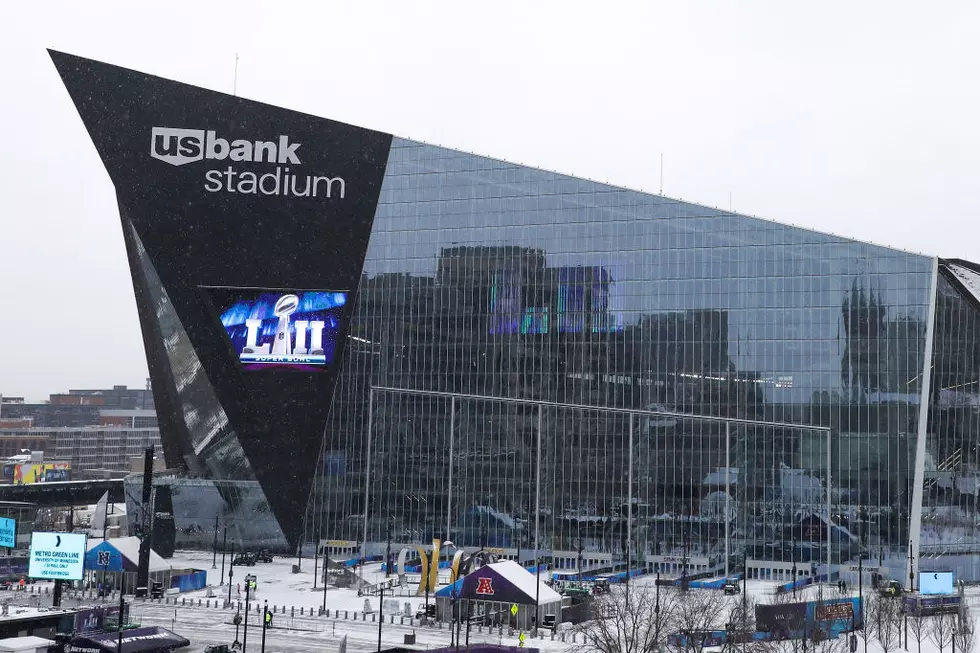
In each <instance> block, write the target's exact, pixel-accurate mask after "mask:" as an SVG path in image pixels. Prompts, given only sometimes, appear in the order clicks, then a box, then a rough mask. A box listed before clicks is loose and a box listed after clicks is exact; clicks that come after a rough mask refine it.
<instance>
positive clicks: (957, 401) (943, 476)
mask: <svg viewBox="0 0 980 653" xmlns="http://www.w3.org/2000/svg"><path fill="white" fill-rule="evenodd" d="M975 268H976V266H975V265H972V264H967V263H965V262H959V263H958V262H945V263H944V264H943V265H941V266H940V272H941V276H940V278H939V285H938V292H937V301H936V343H935V347H934V357H933V368H932V383H931V387H930V392H929V428H928V430H927V431H926V443H925V445H926V446H925V456H924V460H923V465H924V474H923V495H922V528H921V542H922V544H921V548H920V556H921V565H922V567H921V568H922V569H940V570H947V569H952V570H954V571H955V572H957V573H956V577H957V578H967V579H977V578H980V570H978V565H980V563H978V554H980V510H978V506H977V497H978V494H980V442H978V433H980V412H978V411H980V348H978V338H980V312H978V308H980V301H978V299H977V294H976V293H977V289H978V288H980V284H978V283H977V281H978V280H980V273H978V272H977V271H976V269H975Z"/></svg>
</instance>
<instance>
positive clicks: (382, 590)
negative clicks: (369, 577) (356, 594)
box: [378, 582, 385, 653]
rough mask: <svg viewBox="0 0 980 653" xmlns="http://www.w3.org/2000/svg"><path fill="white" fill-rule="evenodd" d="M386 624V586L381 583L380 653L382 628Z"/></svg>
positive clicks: (379, 611) (379, 616) (379, 601)
mask: <svg viewBox="0 0 980 653" xmlns="http://www.w3.org/2000/svg"><path fill="white" fill-rule="evenodd" d="M384 624H385V584H384V582H382V583H381V596H380V598H379V599H378V653H381V627H382V626H384Z"/></svg>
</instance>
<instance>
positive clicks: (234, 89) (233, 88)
mask: <svg viewBox="0 0 980 653" xmlns="http://www.w3.org/2000/svg"><path fill="white" fill-rule="evenodd" d="M231 94H232V95H234V96H236V97H237V96H238V53H237V52H236V53H235V81H234V82H232V86H231Z"/></svg>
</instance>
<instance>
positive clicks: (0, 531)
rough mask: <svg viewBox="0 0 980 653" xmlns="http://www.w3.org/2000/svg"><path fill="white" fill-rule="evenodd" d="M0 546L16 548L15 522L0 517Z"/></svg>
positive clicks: (14, 520)
mask: <svg viewBox="0 0 980 653" xmlns="http://www.w3.org/2000/svg"><path fill="white" fill-rule="evenodd" d="M0 546H5V547H7V548H8V549H13V548H14V547H16V546H17V520H16V519H8V518H7V517H0Z"/></svg>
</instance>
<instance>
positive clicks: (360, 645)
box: [0, 551, 980, 653]
mask: <svg viewBox="0 0 980 653" xmlns="http://www.w3.org/2000/svg"><path fill="white" fill-rule="evenodd" d="M212 560H213V557H212V554H210V553H206V552H197V551H179V552H178V553H177V554H176V555H175V556H174V558H173V559H172V560H170V561H169V562H170V563H171V565H172V566H173V567H174V568H175V569H180V568H195V569H201V570H204V571H206V572H207V575H208V582H209V583H210V584H211V585H212V588H211V589H212V591H213V594H214V597H215V598H217V599H219V600H221V599H227V598H228V585H227V574H228V569H229V566H228V564H229V562H230V558H227V557H226V559H225V581H226V583H225V585H224V586H222V585H220V583H221V580H222V579H221V578H220V576H221V558H220V556H219V557H218V559H217V565H216V568H215V569H212V568H211V567H212ZM296 563H297V560H296V558H294V557H290V558H281V557H277V558H275V560H274V562H272V563H268V564H263V563H257V564H256V565H255V566H254V567H240V566H236V567H234V576H233V579H232V583H233V584H232V594H231V596H232V600H235V601H237V600H238V591H237V590H238V584H239V583H242V585H244V579H245V575H246V574H255V576H256V578H257V583H258V591H257V593H256V595H255V596H254V597H253V599H254V600H256V601H257V602H258V603H259V604H261V603H262V602H263V601H266V600H267V601H268V602H269V604H270V605H274V606H277V607H278V606H285V607H286V609H287V611H288V610H289V608H295V609H296V615H297V617H298V615H299V609H300V608H301V607H302V608H303V609H304V612H305V613H309V612H310V611H312V612H313V614H316V613H317V611H318V609H319V608H320V607H321V606H322V605H323V596H324V594H323V586H322V584H320V583H319V582H317V587H316V589H315V590H314V588H313V581H314V561H313V560H312V559H307V558H304V559H303V560H302V561H301V563H300V564H301V571H300V572H299V573H296V574H294V573H292V566H293V565H294V564H296ZM316 567H317V571H321V566H320V564H319V562H318V563H317V565H316ZM358 573H359V574H360V575H361V576H362V578H364V579H365V580H366V581H368V582H369V583H374V582H379V581H381V580H383V579H384V577H385V576H384V572H382V571H381V565H380V563H373V564H368V565H365V566H364V567H363V569H358ZM440 577H441V578H442V579H444V580H448V579H447V578H446V573H445V572H443V573H441V574H440ZM546 577H547V572H545V573H543V574H542V575H541V578H542V580H544V579H545V578H546ZM653 580H654V578H653V577H652V576H641V577H639V578H637V579H636V580H635V581H633V582H635V583H637V584H650V583H652V582H653ZM45 584H46V583H38V585H39V586H43V585H45ZM777 584H778V583H776V582H773V581H761V580H750V581H748V582H747V583H745V584H744V587H745V590H746V592H747V594H748V595H749V596H751V597H752V598H753V599H754V600H756V601H757V602H758V603H771V602H772V599H773V595H774V593H775V589H776V586H777ZM416 587H417V586H416V585H412V586H410V587H408V588H399V590H398V591H397V592H396V597H395V598H397V599H398V601H399V604H404V603H405V602H409V603H410V604H411V606H412V607H413V608H415V607H417V606H418V604H420V603H421V602H422V601H423V598H422V597H418V596H416V594H415V589H416ZM848 589H849V590H850V591H849V592H848V594H849V595H851V596H857V588H856V587H849V588H848ZM692 591H695V592H696V591H710V592H715V593H717V594H718V595H719V598H720V596H721V594H720V592H718V591H717V590H692ZM207 593H208V591H207V590H198V591H195V592H187V593H184V594H181V595H180V597H181V598H184V599H187V600H188V603H189V602H190V600H191V599H193V600H194V601H195V603H196V600H197V599H199V598H200V599H203V600H204V601H206V600H207ZM0 594H3V595H4V596H3V597H0V598H7V597H9V598H10V599H12V600H13V602H14V603H15V604H17V603H20V604H22V605H26V604H29V600H30V597H28V596H24V595H22V594H19V593H6V592H0ZM868 594H869V592H867V591H866V593H865V595H866V596H867V595H868ZM817 595H818V589H817V588H816V587H808V588H805V589H802V590H798V591H797V596H796V599H797V600H800V601H803V600H814V599H816V598H817ZM823 595H824V597H826V598H834V597H837V596H839V594H838V593H837V590H836V587H830V586H826V585H825V586H824V588H823ZM965 596H966V601H967V604H968V605H969V606H970V608H971V609H972V611H973V614H972V616H973V620H974V622H975V629H976V632H977V634H978V641H977V643H976V646H975V649H974V650H975V651H980V587H968V588H966V590H965ZM326 597H327V608H328V609H329V610H331V611H333V610H340V611H344V610H347V611H349V612H351V613H353V612H354V611H358V612H360V611H361V610H363V609H364V601H365V598H368V600H370V602H371V607H372V608H373V609H374V610H377V609H378V597H359V596H358V595H357V591H356V590H351V589H337V588H334V587H328V589H327V593H326ZM386 598H388V597H387V596H386ZM244 599H245V596H244V591H243V592H242V595H241V600H242V602H243V603H244ZM430 600H431V595H430ZM212 601H213V599H212ZM134 609H135V612H136V614H138V615H139V617H140V618H141V620H142V621H143V623H144V624H151V623H153V624H157V625H163V626H166V627H169V626H170V625H171V624H173V625H174V626H175V627H176V629H177V631H178V632H186V633H187V634H188V635H190V636H191V637H192V639H194V641H195V644H205V643H220V642H225V643H227V641H229V640H230V639H231V638H232V637H233V636H234V632H235V628H234V626H233V625H231V622H230V618H231V617H230V615H231V612H229V611H227V610H215V609H214V608H211V609H208V608H204V607H202V608H197V607H196V606H194V607H191V606H189V605H188V606H183V605H181V606H174V605H172V604H171V605H166V604H156V603H152V602H147V603H143V602H137V604H135V605H134ZM253 610H254V608H253ZM12 612H13V610H12ZM351 617H353V614H351ZM286 619H287V617H285V616H280V617H277V621H276V623H277V624H278V625H280V626H281V629H280V630H279V631H278V632H276V633H275V634H272V633H271V632H270V637H269V640H270V641H269V647H268V650H269V651H270V653H278V651H283V652H285V651H307V650H309V651H333V650H336V647H338V646H339V643H340V640H341V638H342V637H344V636H345V635H347V636H348V637H349V638H350V639H349V643H348V651H350V652H351V653H362V652H363V653H366V652H367V651H373V650H375V649H376V647H377V625H376V623H375V622H372V621H370V620H369V621H366V622H365V621H362V620H358V621H354V620H353V618H351V619H349V620H345V619H344V618H343V613H342V612H341V617H340V618H339V619H332V618H325V617H314V619H313V620H309V619H307V620H306V621H305V622H303V620H301V619H299V620H297V624H298V625H297V628H300V626H302V628H300V629H299V630H293V629H288V628H290V626H289V625H288V624H289V623H290V621H287V620H286ZM310 624H314V626H313V628H314V629H315V630H314V631H310V630H309V627H310ZM287 629H288V630H287ZM410 632H415V633H416V637H417V642H418V644H417V647H418V648H424V649H428V648H436V647H439V646H446V645H447V644H448V642H449V632H448V629H447V628H442V629H440V628H438V627H436V626H429V627H422V626H418V625H417V624H416V625H415V626H410V625H408V624H406V625H404V626H403V625H400V624H399V623H397V620H396V624H394V625H389V624H386V625H385V626H384V635H383V639H384V642H385V645H386V646H394V645H401V644H402V638H403V636H404V635H405V634H406V633H410ZM249 641H250V642H251V641H252V639H251V637H250V638H249ZM471 641H474V642H477V641H481V642H490V641H492V642H495V643H496V642H500V643H503V644H509V645H516V644H517V634H516V633H515V634H514V635H513V636H508V634H507V632H506V631H505V632H504V634H503V635H502V636H500V635H497V634H489V633H487V632H486V631H484V632H482V633H477V632H476V630H475V629H474V630H473V632H472V633H471ZM579 641H581V640H579ZM529 646H534V647H537V648H540V649H542V650H544V651H547V652H555V653H558V652H561V651H566V650H568V649H569V648H570V647H571V646H573V645H572V643H571V642H567V643H562V642H560V641H551V640H550V639H547V638H546V639H543V640H531V643H529ZM790 647H792V645H791V644H790ZM858 647H859V648H858V650H859V651H860V652H861V653H863V652H864V642H863V639H861V636H860V634H859V642H858ZM901 648H902V647H894V646H892V647H890V648H889V652H888V653H895V651H896V650H897V649H901ZM958 648H959V647H958ZM784 650H789V649H784ZM834 650H838V651H839V650H840V649H834ZM909 650H911V651H913V653H919V645H918V644H917V642H916V641H915V638H914V635H912V636H911V641H910V642H909ZM867 651H868V653H885V652H884V651H882V648H881V646H880V644H878V643H877V642H876V641H875V640H874V639H873V638H872V639H871V640H870V641H869V642H868V645H867ZM949 651H950V646H949V644H948V643H946V645H945V647H944V649H943V650H942V651H940V649H939V647H938V646H936V645H935V643H933V642H932V641H927V640H923V642H922V644H921V653H949ZM815 653H816V652H815ZM958 653H974V651H966V652H964V651H959V650H958Z"/></svg>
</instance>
